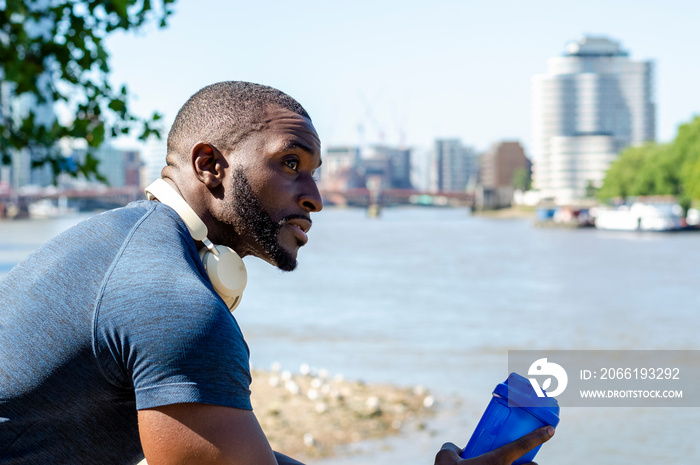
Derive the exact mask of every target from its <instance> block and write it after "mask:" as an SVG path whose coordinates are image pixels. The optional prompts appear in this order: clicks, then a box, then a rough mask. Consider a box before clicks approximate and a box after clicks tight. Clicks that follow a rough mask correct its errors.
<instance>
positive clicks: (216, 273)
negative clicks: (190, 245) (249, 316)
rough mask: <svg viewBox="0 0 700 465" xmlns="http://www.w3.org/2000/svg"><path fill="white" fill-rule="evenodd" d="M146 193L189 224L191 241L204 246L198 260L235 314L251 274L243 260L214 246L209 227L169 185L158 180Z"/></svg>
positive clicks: (223, 248)
mask: <svg viewBox="0 0 700 465" xmlns="http://www.w3.org/2000/svg"><path fill="white" fill-rule="evenodd" d="M145 192H146V197H147V198H148V200H159V201H160V202H161V203H163V204H165V205H167V206H169V207H171V208H172V209H173V210H175V212H176V213H177V214H178V215H180V218H182V221H184V222H185V225H187V229H188V230H189V232H190V235H191V236H192V238H193V239H194V240H196V241H200V242H203V243H204V245H205V247H202V249H201V250H200V251H199V258H201V260H202V263H203V264H204V269H205V270H206V271H207V275H208V276H209V279H210V280H211V283H212V285H213V286H214V290H215V291H216V292H217V294H219V296H220V297H221V298H222V299H223V300H224V302H225V303H226V305H227V306H228V308H229V310H231V311H234V310H235V309H236V307H238V304H239V303H240V302H241V296H242V295H243V289H245V285H246V284H247V282H248V273H247V272H246V269H245V264H243V260H241V257H239V256H238V254H237V253H236V252H235V251H234V250H233V249H232V248H230V247H226V246H225V245H214V244H212V243H211V241H210V240H209V239H207V234H208V231H207V226H206V225H205V224H204V222H203V221H202V220H201V219H200V218H199V217H198V216H197V214H196V213H195V212H194V210H192V207H190V206H189V205H187V202H185V199H183V198H182V197H180V194H178V193H177V191H176V190H175V189H173V187H172V186H171V185H170V184H168V183H167V182H165V181H164V180H162V179H158V180H156V181H155V182H154V183H153V184H151V185H150V186H148V187H147V188H146V189H145Z"/></svg>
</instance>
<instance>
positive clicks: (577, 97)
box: [532, 36, 656, 204]
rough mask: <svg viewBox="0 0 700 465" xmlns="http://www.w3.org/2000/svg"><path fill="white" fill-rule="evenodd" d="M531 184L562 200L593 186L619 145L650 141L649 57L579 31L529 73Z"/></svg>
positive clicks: (573, 198)
mask: <svg viewBox="0 0 700 465" xmlns="http://www.w3.org/2000/svg"><path fill="white" fill-rule="evenodd" d="M532 96H533V140H532V156H533V187H534V188H535V189H537V190H539V192H540V198H541V199H551V200H554V201H555V202H556V203H558V204H567V203H572V202H575V201H576V200H578V199H582V198H584V197H585V195H586V190H587V186H589V185H592V186H595V187H600V185H601V184H602V181H603V178H604V177H605V172H606V171H607V169H608V167H609V166H610V164H611V163H612V161H613V160H615V159H616V158H617V156H618V155H619V153H620V151H621V150H623V149H624V148H626V147H628V146H630V145H638V144H642V143H644V142H647V141H653V140H654V138H655V133H656V115H655V112H656V108H655V104H654V102H653V63H652V62H651V61H632V60H631V59H630V58H629V53H628V52H627V51H625V50H623V49H622V48H621V46H620V44H619V43H618V42H616V41H614V40H611V39H608V38H605V37H593V36H585V37H582V38H580V39H578V40H576V41H572V42H569V43H568V44H567V45H566V48H565V51H564V54H563V55H562V56H560V57H554V58H550V59H549V60H548V62H547V73H546V74H539V75H536V76H533V78H532Z"/></svg>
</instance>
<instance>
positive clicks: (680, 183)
mask: <svg viewBox="0 0 700 465" xmlns="http://www.w3.org/2000/svg"><path fill="white" fill-rule="evenodd" d="M650 195H673V196H675V197H676V199H677V200H678V202H679V203H680V204H681V205H682V206H683V207H684V208H686V209H687V208H688V207H690V205H691V204H693V203H694V202H698V203H700V116H696V117H694V118H693V119H692V120H691V121H689V122H687V123H685V124H682V125H681V126H680V127H679V128H678V133H677V134H676V137H675V138H674V139H673V141H672V142H670V143H665V144H659V143H655V142H649V143H646V144H645V145H642V146H638V147H629V148H627V149H626V150H624V151H623V152H622V153H621V154H620V157H619V158H618V159H617V160H616V161H615V162H613V163H612V165H610V169H609V170H608V172H607V173H606V175H605V179H604V181H603V185H602V187H601V188H600V190H599V191H598V193H597V196H598V198H599V199H601V200H604V201H607V200H610V199H615V198H621V199H626V198H628V197H634V196H650Z"/></svg>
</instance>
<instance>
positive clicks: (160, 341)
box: [93, 251, 252, 410]
mask: <svg viewBox="0 0 700 465" xmlns="http://www.w3.org/2000/svg"><path fill="white" fill-rule="evenodd" d="M195 253H196V251H195ZM125 255H127V256H126V257H121V258H120V260H118V262H117V264H116V265H115V269H114V270H112V272H111V273H110V276H108V278H107V279H106V281H105V286H104V289H103V292H102V295H101V299H100V301H99V302H98V304H97V305H96V310H95V321H94V343H93V346H94V351H95V355H96V357H97V361H98V364H99V365H100V367H101V369H102V371H103V373H104V375H105V377H106V378H107V379H108V380H109V381H110V382H111V383H112V384H114V385H115V386H117V387H119V388H123V389H125V390H131V389H133V392H134V394H135V397H136V408H137V409H139V410H140V409H146V408H152V407H159V406H163V405H171V404H177V403H195V402H196V403H205V404H212V405H221V406H227V407H234V408H240V409H246V410H250V409H252V407H251V403H250V390H249V387H250V382H251V377H250V365H249V352H248V346H247V345H246V343H245V340H244V338H243V335H242V333H241V331H240V328H239V327H238V324H237V323H236V320H235V319H234V317H233V316H232V315H231V313H230V312H229V311H228V308H226V305H225V304H224V303H223V301H222V300H221V299H219V298H218V297H217V296H216V294H214V292H213V290H212V288H211V285H210V283H209V282H208V281H207V280H206V279H204V278H203V277H202V276H201V273H202V271H203V269H200V268H201V263H199V262H196V260H198V259H197V258H195V257H193V256H192V254H190V253H185V254H184V256H180V257H176V259H175V260H173V261H174V262H175V263H163V264H162V267H161V268H160V269H158V271H157V272H154V268H153V264H152V263H143V262H144V260H141V261H139V260H138V259H135V260H132V259H130V258H129V257H128V255H129V253H128V251H127V252H125ZM183 262H184V263H183Z"/></svg>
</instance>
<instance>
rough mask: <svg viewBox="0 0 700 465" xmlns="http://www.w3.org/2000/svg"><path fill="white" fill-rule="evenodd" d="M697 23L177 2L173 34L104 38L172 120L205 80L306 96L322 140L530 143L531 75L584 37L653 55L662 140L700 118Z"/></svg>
mask: <svg viewBox="0 0 700 465" xmlns="http://www.w3.org/2000/svg"><path fill="white" fill-rule="evenodd" d="M699 21H700V2H693V1H690V0H685V1H678V0H668V1H659V0H655V1H652V0H619V1H616V0H607V1H605V0H589V1H586V2H583V1H568V0H545V1H538V0H533V1H529V2H525V1H522V0H508V1H498V0H495V1H490V2H485V1H483V0H480V1H472V0H462V1H458V0H429V1H420V2H419V1H411V0H403V1H397V0H388V1H382V0H374V1H370V0H353V1H328V0H299V1H295V2H290V1H277V0H275V1H257V2H254V1H227V0H177V3H176V4H175V14H174V15H173V16H172V17H171V20H170V22H169V26H168V28H167V29H162V30H157V29H156V28H155V27H150V28H148V29H147V30H144V31H142V32H140V33H138V34H136V35H134V34H127V35H124V34H122V35H117V36H114V37H111V38H110V39H109V40H108V42H107V46H108V49H109V50H110V51H111V53H112V57H111V66H112V71H113V72H112V82H113V83H114V84H121V83H126V84H127V85H128V86H129V87H130V89H131V90H132V92H133V93H134V94H135V96H136V99H135V100H134V102H133V109H134V110H135V111H136V112H137V113H139V114H142V115H146V114H150V113H151V112H152V111H154V110H157V111H160V112H161V113H163V114H164V116H165V118H166V121H167V122H168V125H169V123H170V121H172V118H174V116H175V114H176V112H177V110H178V109H179V107H180V105H182V103H184V102H185V100H186V99H187V98H188V97H189V96H190V95H191V94H193V93H194V92H196V91H197V90H198V89H199V88H201V87H203V86H205V85H207V84H210V83H213V82H217V81H221V80H247V81H254V82H260V83H263V84H268V85H271V86H273V87H277V88H279V89H281V90H283V91H285V92H287V93H289V94H290V95H292V96H293V97H295V98H296V99H297V100H299V101H300V102H301V103H302V105H304V107H305V108H306V109H307V110H308V111H309V113H310V114H311V116H312V118H313V120H314V123H315V125H316V129H317V130H318V131H319V134H320V135H321V139H322V142H323V143H324V145H326V146H328V145H331V144H345V143H358V142H360V141H361V142H365V143H372V142H379V141H380V140H382V137H383V141H384V142H386V143H390V144H398V143H399V142H401V141H403V142H405V143H406V144H407V145H409V146H414V147H424V148H427V147H430V145H431V143H432V141H433V140H434V138H436V137H459V138H461V139H462V140H463V141H464V143H466V144H469V145H472V146H474V147H476V148H477V149H485V148H487V147H488V145H489V144H491V143H492V142H494V141H496V140H500V139H511V140H512V139H516V140H520V141H521V142H523V143H524V144H525V147H526V150H529V145H530V139H531V92H530V79H531V76H532V75H534V74H538V73H543V72H545V69H546V64H547V59H548V58H550V57H553V56H557V55H560V54H561V53H562V51H563V49H564V45H565V44H566V42H568V41H569V40H573V39H576V38H578V37H579V36H580V35H582V34H597V35H606V36H608V37H610V38H612V39H615V40H618V41H620V42H621V43H622V46H623V47H624V48H625V49H626V50H628V51H629V52H630V55H631V57H632V59H635V60H647V59H651V60H653V61H654V62H655V66H656V73H655V79H656V88H655V90H656V103H657V138H658V140H660V141H668V140H670V139H672V138H673V136H674V134H675V131H676V128H677V126H678V125H679V124H680V123H682V122H685V121H687V120H689V119H690V118H691V117H692V116H693V115H694V114H700V98H699V97H698V95H699V94H700V92H699V91H698V87H700V60H699V59H698V52H697V48H698V46H699V45H700V27H698V24H699ZM358 126H362V127H363V128H364V130H363V131H360V130H358ZM381 134H383V136H381ZM402 134H403V136H402ZM361 137H362V139H360V138H361Z"/></svg>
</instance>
